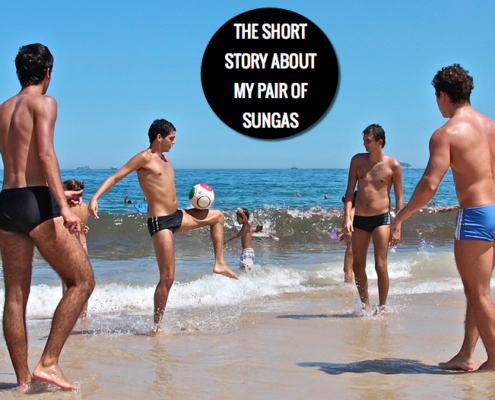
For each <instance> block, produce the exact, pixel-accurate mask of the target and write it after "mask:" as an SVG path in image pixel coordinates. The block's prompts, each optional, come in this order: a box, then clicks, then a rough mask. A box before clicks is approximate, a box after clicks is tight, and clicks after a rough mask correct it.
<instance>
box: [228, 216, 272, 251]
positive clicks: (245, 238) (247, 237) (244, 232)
mask: <svg viewBox="0 0 495 400" xmlns="http://www.w3.org/2000/svg"><path fill="white" fill-rule="evenodd" d="M237 223H238V224H241V225H242V228H241V230H240V231H239V232H237V233H235V234H234V235H232V236H231V237H229V238H228V239H227V240H226V241H225V242H223V244H224V246H225V245H226V244H227V243H228V242H230V241H231V240H232V239H237V238H238V237H240V238H241V246H242V249H243V250H244V249H250V248H252V247H253V246H252V245H251V241H252V239H253V232H261V231H262V229H263V227H262V226H261V225H258V226H257V227H256V228H251V224H250V223H249V220H248V219H247V217H246V214H244V210H243V209H242V208H240V207H239V208H238V209H237Z"/></svg>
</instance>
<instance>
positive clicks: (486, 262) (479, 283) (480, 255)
mask: <svg viewBox="0 0 495 400" xmlns="http://www.w3.org/2000/svg"><path fill="white" fill-rule="evenodd" d="M493 246H494V245H493V243H492V242H487V241H480V240H456V241H455V242H454V255H455V262H456V265H457V269H458V270H459V274H460V275H461V279H462V282H463V284H464V287H465V289H466V290H468V291H470V292H471V293H484V294H487V295H489V293H490V281H491V277H492V272H493V265H494V258H495V257H494V247H493Z"/></svg>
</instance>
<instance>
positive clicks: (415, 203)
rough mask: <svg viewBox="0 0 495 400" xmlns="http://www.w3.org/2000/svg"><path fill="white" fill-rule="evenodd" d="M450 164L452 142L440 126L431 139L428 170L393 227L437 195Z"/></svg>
mask: <svg viewBox="0 0 495 400" xmlns="http://www.w3.org/2000/svg"><path fill="white" fill-rule="evenodd" d="M449 166H450V143H449V141H448V137H447V132H446V131H445V130H444V129H443V128H440V129H438V130H437V131H435V133H434V134H433V135H432V137H431V139H430V159H429V160H428V165H427V166H426V170H425V172H424V174H423V176H422V177H421V179H420V180H419V182H418V184H417V186H416V189H414V193H413V195H412V197H411V200H409V203H408V204H407V206H405V207H404V208H403V209H402V210H401V211H400V212H399V213H398V214H397V216H396V218H395V221H394V223H393V224H392V229H394V228H395V227H396V226H397V225H398V224H400V223H401V222H402V221H404V220H406V219H408V218H409V217H410V216H411V215H412V214H413V213H415V212H416V211H418V210H419V209H420V208H421V207H424V206H425V205H426V204H428V202H429V201H430V200H431V199H432V198H433V196H435V193H436V192H437V190H438V186H439V185H440V182H441V181H442V179H443V177H444V176H445V174H446V173H447V171H448V169H449Z"/></svg>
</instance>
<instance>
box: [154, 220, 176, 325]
mask: <svg viewBox="0 0 495 400" xmlns="http://www.w3.org/2000/svg"><path fill="white" fill-rule="evenodd" d="M153 247H154V248H155V255H156V261H157V263H158V269H159V271H160V281H159V282H158V285H157V286H156V290H155V313H154V322H155V324H156V326H155V331H154V332H153V333H157V332H158V324H159V323H160V322H161V321H162V319H163V313H164V312H165V307H166V305H167V299H168V294H169V293H170V289H171V287H172V284H173V283H174V278H175V254H174V235H173V233H172V231H171V230H169V229H164V230H162V231H160V232H157V233H155V234H154V235H153Z"/></svg>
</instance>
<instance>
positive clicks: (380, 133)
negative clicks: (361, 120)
mask: <svg viewBox="0 0 495 400" xmlns="http://www.w3.org/2000/svg"><path fill="white" fill-rule="evenodd" d="M365 135H372V136H373V138H374V139H375V140H376V141H377V142H378V141H379V140H380V139H382V140H383V145H382V148H384V147H385V131H384V130H383V128H382V127H381V126H380V125H378V124H371V125H370V126H368V127H367V128H366V129H365V130H364V131H363V136H365Z"/></svg>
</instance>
